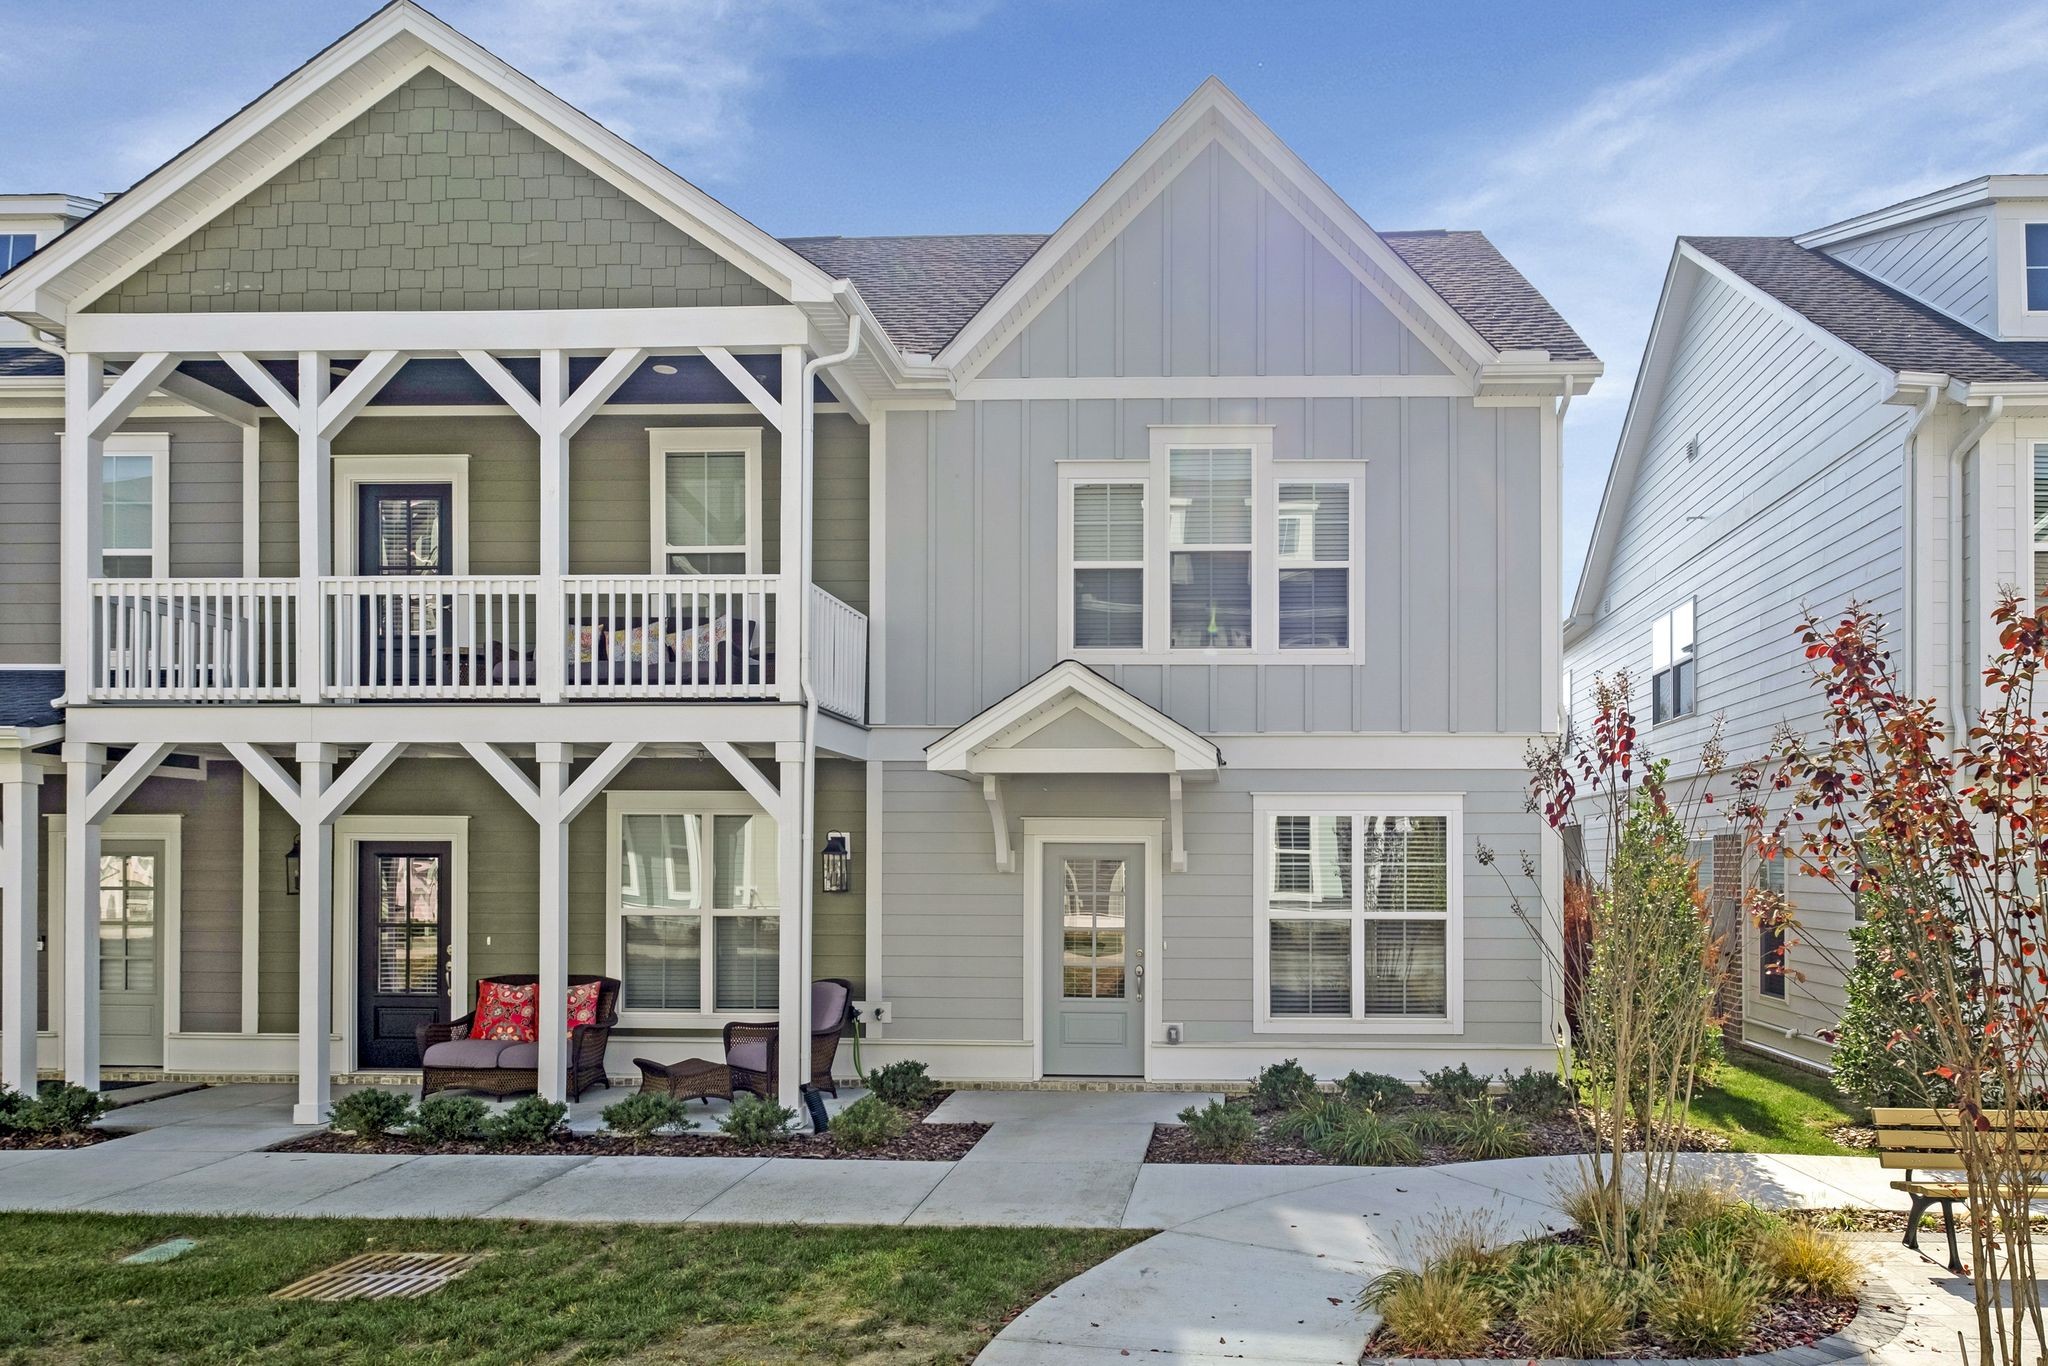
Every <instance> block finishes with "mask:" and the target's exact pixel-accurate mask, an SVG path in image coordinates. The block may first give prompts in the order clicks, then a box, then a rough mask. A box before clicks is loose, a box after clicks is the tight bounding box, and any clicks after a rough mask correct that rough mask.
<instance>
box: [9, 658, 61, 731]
mask: <svg viewBox="0 0 2048 1366" xmlns="http://www.w3.org/2000/svg"><path fill="white" fill-rule="evenodd" d="M63 691H64V671H63V670H62V669H0V726H54V725H56V724H57V723H58V722H59V721H62V720H63V719H64V716H63V713H61V712H59V711H58V710H57V709H56V708H55V707H53V706H51V705H50V700H51V699H52V698H54V697H56V696H58V695H59V694H61V693H62V692H63Z"/></svg>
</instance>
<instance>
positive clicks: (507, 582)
mask: <svg viewBox="0 0 2048 1366" xmlns="http://www.w3.org/2000/svg"><path fill="white" fill-rule="evenodd" d="M539 592H540V581H539V580H538V579H535V578H508V577H503V576H481V577H479V576H474V575H471V576H464V577H461V578H443V577H418V578H414V577H409V576H399V575H391V576H384V577H369V578H351V579H323V580H321V583H320V595H321V599H322V622H321V630H322V635H321V641H322V645H323V648H322V650H321V674H320V695H321V696H322V697H326V698H332V699H334V700H336V701H344V702H351V701H360V700H377V699H411V698H420V699H429V700H432V699H458V698H464V699H477V700H484V699H492V698H528V697H538V696H539V695H540V689H539V688H538V687H537V686H536V685H535V680H534V676H533V664H532V660H533V651H534V647H535V645H536V644H537V643H538V641H539V639H540V636H539V629H538V628H539V621H540V619H539V615H538V610H537V603H538V601H539V598H538V595H539Z"/></svg>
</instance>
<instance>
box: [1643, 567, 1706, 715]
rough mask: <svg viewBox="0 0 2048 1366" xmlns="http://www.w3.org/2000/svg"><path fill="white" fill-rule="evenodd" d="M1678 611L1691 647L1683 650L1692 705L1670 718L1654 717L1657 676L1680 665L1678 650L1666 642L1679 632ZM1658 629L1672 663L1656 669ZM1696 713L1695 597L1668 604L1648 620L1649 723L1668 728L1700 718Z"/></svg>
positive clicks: (1697, 620)
mask: <svg viewBox="0 0 2048 1366" xmlns="http://www.w3.org/2000/svg"><path fill="white" fill-rule="evenodd" d="M1680 611H1683V612H1684V613H1685V620H1686V628H1687V634H1688V635H1689V636H1690V637H1691V643H1690V644H1688V645H1687V646H1686V651H1685V659H1686V660H1687V661H1689V662H1690V663H1691V664H1692V692H1691V705H1690V706H1688V707H1687V708H1686V709H1685V710H1684V711H1682V712H1678V713H1675V714H1674V715H1671V716H1664V717H1659V716H1658V715H1657V679H1658V678H1659V676H1661V675H1662V674H1664V673H1666V672H1667V671H1669V670H1672V669H1676V668H1677V667H1678V665H1679V662H1680V660H1679V656H1678V652H1677V650H1676V649H1675V648H1673V647H1672V646H1670V645H1669V643H1668V642H1669V641H1670V640H1671V639H1673V638H1674V637H1675V636H1676V634H1677V630H1678V614H1679V612H1680ZM1659 627H1662V628H1663V632H1664V636H1665V640H1666V642H1667V644H1666V647H1665V648H1666V649H1668V650H1670V651H1671V660H1670V662H1669V663H1668V664H1665V665H1663V666H1662V667H1659V666H1658V663H1657V633H1658V628H1659ZM1699 712H1700V609H1699V599H1698V598H1682V599H1680V600H1679V601H1677V602H1674V603H1673V604H1671V606H1670V607H1669V608H1667V609H1665V610H1664V611H1663V612H1660V613H1659V614H1658V615H1657V616H1655V617H1653V618H1651V620H1650V724H1651V725H1652V726H1664V725H1669V724H1671V723H1672V722H1674V721H1684V720H1687V719H1689V718H1691V717H1694V716H1697V715H1699Z"/></svg>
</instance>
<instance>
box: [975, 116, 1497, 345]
mask: <svg viewBox="0 0 2048 1366" xmlns="http://www.w3.org/2000/svg"><path fill="white" fill-rule="evenodd" d="M1212 142H1221V143H1222V144H1223V145H1224V147H1225V148H1226V149H1227V150H1228V151H1230V153H1231V154H1232V155H1233V156H1235V157H1236V158H1237V159H1238V160H1239V161H1240V162H1241V163H1243V165H1244V166H1245V168H1246V169H1247V170H1248V171H1250V172H1251V174H1252V176H1253V178H1254V179H1256V180H1257V181H1258V182H1259V184H1260V185H1262V186H1264V187H1265V188H1266V189H1267V190H1268V191H1269V192H1271V193H1272V194H1273V195H1274V197H1275V198H1277V199H1279V200H1280V202H1281V203H1283V204H1285V205H1286V206H1287V208H1288V210H1289V212H1291V213H1293V214H1294V215H1295V216H1296V217H1297V218H1298V219H1299V220H1300V221H1301V223H1302V224H1303V226H1304V227H1306V228H1307V229H1308V230H1309V232H1310V234H1311V235H1312V236H1314V237H1315V238H1316V240H1317V241H1318V242H1320V243H1321V244H1322V245H1323V246H1324V247H1325V248H1327V249H1328V250H1329V251H1330V252H1331V253H1332V254H1333V255H1335V256H1336V257H1337V259H1338V260H1339V261H1341V262H1343V264H1344V266H1345V267H1346V269H1348V270H1349V271H1350V272H1351V274H1352V275H1353V276H1354V277H1355V278H1356V279H1357V280H1358V281H1359V282H1360V283H1361V284H1363V285H1365V287H1366V288H1367V289H1369V290H1371V291H1372V292H1373V293H1374V294H1375V295H1377V296H1378V297H1379V299H1380V301H1381V302H1382V303H1384V304H1386V305H1387V307H1388V308H1389V309H1391V310H1392V311H1393V313H1394V315H1395V316H1396V317H1398V318H1401V319H1402V320H1403V321H1404V322H1406V323H1407V324H1408V325H1409V326H1410V327H1411V328H1412V329H1413V330H1414V331H1415V333H1416V335H1417V336H1419V337H1420V338H1421V339H1422V341H1423V342H1424V344H1425V345H1427V346H1428V347H1429V348H1430V349H1431V350H1432V351H1433V352H1435V353H1436V355H1437V357H1438V359H1440V360H1442V361H1443V362H1444V364H1446V365H1448V366H1449V367H1451V369H1452V370H1454V371H1456V372H1458V373H1460V374H1465V375H1472V374H1474V373H1475V372H1477V371H1478V370H1480V369H1483V368H1484V367H1485V366H1487V365H1490V364H1493V363H1494V362H1496V361H1498V360H1499V359H1500V358H1501V353H1500V352H1498V351H1496V350H1495V349H1494V348H1493V347H1492V346H1491V345H1489V344H1488V343H1487V341H1486V340H1485V338H1483V337H1481V336H1480V335H1479V333H1478V332H1477V331H1475V330H1474V329H1473V327H1472V325H1471V324H1470V323H1468V322H1466V321H1465V320H1464V319H1463V318H1462V317H1460V316H1459V314H1458V313H1457V311H1456V310H1455V309H1453V308H1452V307H1451V306H1450V305H1449V304H1447V303H1445V302H1444V300H1443V298H1442V296H1440V295H1438V294H1437V292H1436V291H1435V290H1433V289H1431V288H1430V287H1429V285H1428V284H1427V283H1425V282H1424V280H1423V279H1422V277H1421V276H1420V275H1418V274H1416V272H1415V269H1414V267H1412V266H1410V265H1409V264H1408V263H1407V262H1406V261H1404V260H1402V259H1401V257H1400V255H1399V254H1398V253H1396V252H1395V251H1394V249H1393V248H1391V247H1389V246H1388V245H1387V244H1386V243H1385V242H1384V241H1382V240H1381V239H1380V237H1379V234H1377V233H1375V232H1374V231H1373V230H1372V228H1371V227H1370V226H1369V225H1368V224H1367V223H1366V221H1365V220H1364V219H1363V218H1361V217H1359V215H1358V213H1357V211H1356V210H1354V209H1353V208H1352V207H1351V206H1350V205H1348V204H1346V203H1345V202H1344V201H1343V199H1342V198H1340V197H1339V196H1338V195H1337V193H1336V192H1335V191H1334V190H1332V189H1331V188H1330V187H1329V186H1328V185H1327V184H1325V183H1324V182H1323V180H1322V178H1321V177H1319V176H1317V175H1316V174H1315V172H1314V171H1312V170H1310V169H1309V167H1308V165H1307V164H1306V163H1305V162H1303V161H1302V160H1301V158H1300V157H1298V156H1296V155H1295V154H1294V152H1293V150H1292V149H1291V148H1289V147H1288V146H1287V144H1286V143H1284V142H1282V141H1281V140H1280V139H1279V137H1277V136H1276V135H1275V134H1274V133H1273V130H1272V129H1270V128H1268V127H1267V126H1266V125H1265V123H1264V122H1262V121H1261V120H1260V119H1259V117H1258V116H1257V115H1256V114H1254V113H1252V111H1251V110H1250V109H1249V108H1248V107H1247V106H1246V105H1245V103H1244V102H1243V101H1242V100H1240V99H1238V97H1237V96H1236V95H1235V94H1233V93H1232V92H1231V91H1230V90H1229V88H1228V87H1226V86H1225V85H1224V84H1223V83H1222V82H1221V81H1219V80H1217V79H1216V78H1215V77H1214V76H1211V77H1210V78H1209V79H1208V80H1206V81H1204V82H1202V84H1201V86H1200V87H1198V88H1197V89H1196V91H1195V93H1194V94H1192V95H1190V96H1189V97H1188V98H1187V100H1186V101H1185V102H1184V103H1183V104H1182V105H1181V106H1180V108H1178V109H1176V110H1175V111H1174V112H1173V114H1172V115H1171V116H1170V117H1168V119H1167V120H1166V122H1165V123H1163V124H1161V125H1160V126H1159V129H1158V131H1156V132H1154V133H1153V134H1152V136H1151V137H1149V138H1147V139H1146V140H1145V142H1144V143H1143V144H1142V145H1141V146H1140V147H1139V148H1138V150H1137V151H1135V152H1133V153H1132V154H1131V156H1130V157H1129V159H1127V160H1126V161H1125V162H1124V164H1123V165H1122V166H1119V167H1118V168H1117V170H1116V173H1115V174H1114V175H1112V176H1110V178H1109V179H1108V180H1106V181H1104V182H1103V183H1102V185H1101V187H1100V188H1098V189H1097V190H1096V191H1095V193H1094V194H1092V195H1090V196H1089V197H1088V199H1087V200H1086V202H1084V203H1083V204H1082V205H1081V207H1080V208H1079V209H1077V210H1075V212H1074V214H1073V216H1072V217H1070V218H1068V219H1067V221H1066V222H1065V223H1063V224H1061V225H1060V229H1059V231H1058V232H1056V233H1054V234H1053V235H1052V236H1051V237H1050V238H1048V239H1047V240H1046V242H1045V243H1044V244H1043V245H1042V246H1040V247H1039V249H1038V250H1037V252H1036V253H1034V254H1033V255H1032V257H1031V259H1030V260H1028V261H1026V262H1025V263H1024V265H1023V267H1022V268H1021V269H1020V270H1018V272H1017V273H1016V274H1015V275H1013V276H1011V277H1010V279H1009V280H1008V282H1006V283H1005V284H1004V285H1003V287H1002V288H1001V289H999V290H997V291H996V292H995V294H994V295H993V296H992V297H991V298H990V299H989V301H988V302H987V303H985V304H983V305H982V307H981V310H980V311H979V312H978V313H976V314H975V315H974V317H973V318H972V319H970V320H969V321H968V324H967V326H966V327H964V328H962V329H961V330H960V333H959V335H958V336H956V337H954V338H953V340H952V341H951V342H949V343H947V345H946V348H945V349H944V350H943V351H941V352H940V353H939V355H938V358H937V359H938V363H939V364H940V365H941V366H944V367H946V368H948V369H950V370H952V371H953V373H954V375H955V376H956V378H957V379H958V381H959V382H961V383H965V382H966V381H968V380H970V379H972V378H973V377H974V376H975V375H977V374H979V373H980V372H981V370H982V369H983V368H984V367H986V366H987V365H988V363H989V362H990V361H991V360H993V359H994V358H995V357H996V356H997V355H998V354H1000V353H1001V351H1002V349H1003V348H1004V347H1005V346H1006V345H1008V344H1009V342H1010V340H1011V339H1012V338H1014V337H1015V336H1016V335H1017V334H1018V333H1019V332H1021V331H1022V330H1023V329H1024V327H1025V326H1027V325H1028V324H1029V323H1030V321H1031V319H1032V318H1034V317H1036V316H1037V314H1038V312H1039V310H1041V309H1042V308H1044V307H1045V305H1046V304H1047V303H1048V302H1050V301H1051V300H1052V299H1053V298H1054V297H1056V296H1057V295H1058V294H1059V292H1060V290H1062V289H1064V288H1065V287H1066V285H1067V284H1068V283H1069V282H1070V281H1072V280H1073V279H1074V278H1075V277H1076V276H1078V275H1079V274H1080V273H1081V271H1082V270H1084V269H1085V268H1086V267H1087V265H1088V263H1089V262H1090V261H1092V260H1093V259H1094V258H1095V256H1096V255H1097V254H1098V253H1100V252H1101V251H1102V249H1103V248H1104V247H1105V246H1106V245H1108V243H1109V242H1111V241H1113V240H1114V239H1115V237H1116V235H1117V233H1118V232H1119V231H1120V230H1121V229H1122V228H1123V226H1124V225H1125V224H1126V223H1128V222H1129V221H1130V220H1131V219H1132V218H1133V217H1135V216H1136V215H1137V214H1138V213H1139V212H1140V211H1141V210H1143V209H1144V207H1145V206H1146V205H1147V204H1149V203H1150V202H1151V201H1152V200H1153V199H1154V198H1155V197H1157V196H1158V194H1159V193H1160V192H1161V191H1162V190H1164V189H1165V187H1166V186H1167V184H1168V183H1169V182H1171V180H1172V179H1173V174H1174V172H1175V171H1177V170H1179V169H1180V168H1181V167H1182V166H1184V165H1185V164H1187V162H1189V161H1190V160H1192V159H1193V158H1194V157H1195V156H1196V155H1197V154H1198V153H1200V152H1201V151H1202V150H1203V149H1204V148H1206V147H1207V146H1208V145H1209V144H1210V143H1212Z"/></svg>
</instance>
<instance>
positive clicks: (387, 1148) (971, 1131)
mask: <svg viewBox="0 0 2048 1366" xmlns="http://www.w3.org/2000/svg"><path fill="white" fill-rule="evenodd" d="M951 1094H952V1092H950V1091H941V1092H939V1093H938V1094H937V1095H934V1096H933V1097H932V1098H931V1100H930V1101H929V1102H928V1103H926V1104H925V1105H923V1106H920V1107H919V1108H918V1109H916V1110H914V1111H909V1112H907V1113H909V1115H910V1117H911V1121H912V1122H911V1125H910V1127H909V1129H907V1130H906V1131H905V1132H904V1134H903V1136H902V1137H901V1138H897V1139H892V1140H891V1141H889V1142H887V1143H883V1144H880V1145H879V1146H877V1147H873V1148H844V1147H841V1146H840V1144H839V1142H838V1140H837V1139H836V1138H834V1137H833V1135H832V1134H831V1133H830V1132H829V1131H828V1132H826V1133H822V1134H813V1133H795V1134H791V1135H790V1136H789V1137H788V1138H785V1139H783V1140H782V1141H781V1142H779V1143H740V1142H737V1141H735V1140H733V1139H730V1138H727V1137H726V1136H725V1135H724V1134H721V1133H718V1132H716V1131H715V1130H714V1131H712V1132H709V1133H702V1132H699V1133H687V1134H657V1135H655V1136H654V1137H652V1138H643V1139H638V1140H634V1139H626V1138H613V1137H611V1136H610V1135H608V1134H565V1135H563V1136H562V1137H560V1138H557V1139H554V1140H552V1141H550V1142H547V1143H520V1144H512V1145H508V1146H502V1147H491V1146H489V1145H487V1144H484V1143H426V1142H421V1141H419V1140H417V1139H411V1138H407V1137H405V1136H404V1135H402V1134H386V1135H385V1136H384V1137H382V1138H379V1139H373V1140H371V1141H369V1142H367V1143H365V1142H359V1141H357V1140H356V1139H355V1138H354V1137H353V1136H352V1135H349V1134H338V1133H335V1132H333V1131H332V1130H323V1131H321V1132H319V1133H314V1134H307V1135H306V1136H305V1137H304V1138H295V1139H291V1140H289V1141H288V1142H285V1143H281V1144H279V1145H278V1146H277V1147H275V1148H272V1149H271V1151H272V1152H280V1153H391V1154H398V1155H403V1156H418V1155H421V1154H437V1155H445V1154H473V1153H488V1154H490V1155H492V1156H494V1157H794V1158H813V1159H824V1158H852V1159H857V1160H861V1161H880V1162H952V1161H956V1160H957V1159H959V1158H962V1157H965V1156H966V1155H967V1152H968V1150H969V1149H970V1148H972V1147H973V1146H974V1145H975V1144H976V1143H979V1142H980V1141H981V1136H982V1135H983V1134H985V1133H987V1132H988V1129H989V1126H988V1125H986V1124H926V1123H924V1122H923V1121H924V1117H925V1116H926V1115H928V1114H930V1113H931V1112H932V1111H933V1110H935V1109H937V1108H938V1106H939V1102H940V1101H943V1100H944V1099H945V1098H946V1097H947V1096H949V1095H951ZM701 1113H702V1112H701V1111H699V1112H693V1114H692V1117H693V1118H696V1117H698V1115H699V1114H701Z"/></svg>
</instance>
